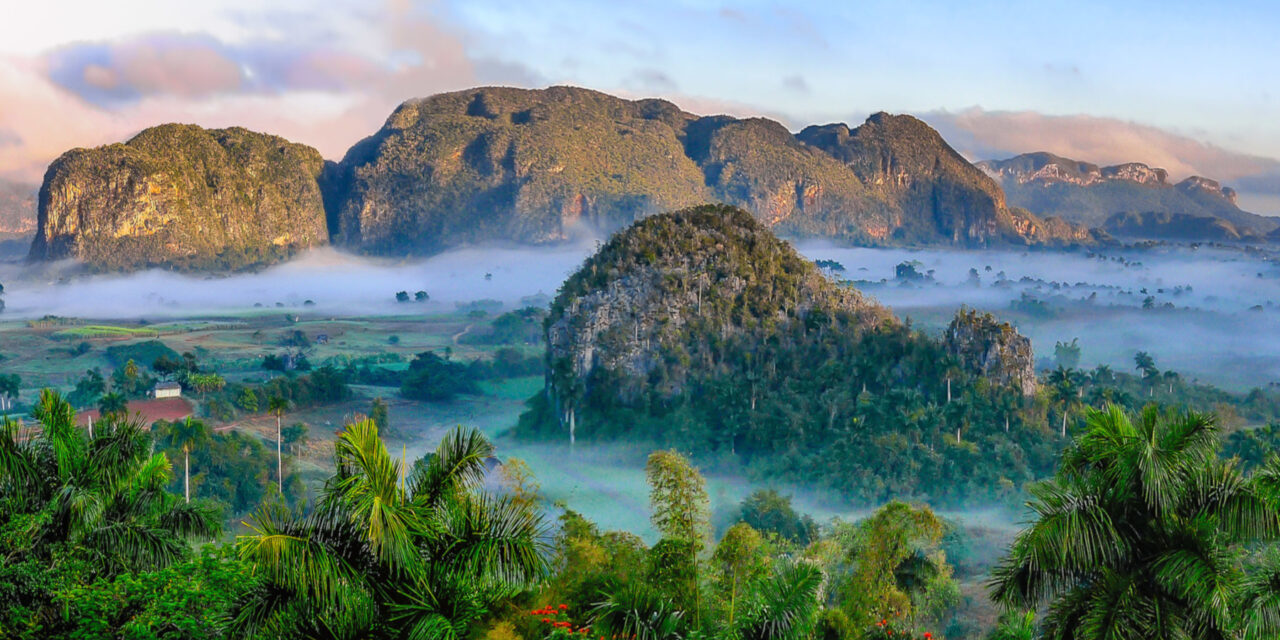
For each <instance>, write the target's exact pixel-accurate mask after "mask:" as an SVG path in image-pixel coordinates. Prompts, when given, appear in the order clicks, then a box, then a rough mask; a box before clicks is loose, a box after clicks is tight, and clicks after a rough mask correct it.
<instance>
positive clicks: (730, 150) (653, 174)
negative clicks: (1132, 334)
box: [31, 87, 1100, 269]
mask: <svg viewBox="0 0 1280 640" xmlns="http://www.w3.org/2000/svg"><path fill="white" fill-rule="evenodd" d="M228 132H235V137H236V139H235V140H231V139H230V138H229V135H230V134H229V133H228ZM317 157H318V156H317V154H315V152H314V150H311V149H309V148H307V147H304V146H302V145H294V144H291V143H288V142H287V141H284V140H281V139H279V138H274V137H271V136H266V135H264V134H255V133H252V132H247V131H245V130H242V129H232V130H225V131H223V130H217V131H205V130H201V129H199V128H197V127H189V126H177V125H166V126H163V127H157V128H154V129H148V130H146V131H144V132H143V133H141V134H139V135H138V136H137V137H135V138H134V139H133V140H131V141H129V142H128V143H125V144H117V145H109V146H106V147H102V148H99V149H92V150H85V149H77V150H73V151H70V152H68V153H67V154H66V155H64V156H63V157H62V158H59V159H58V160H57V161H55V162H54V163H53V164H52V165H51V166H50V168H49V171H48V172H47V174H46V176H45V184H44V188H43V189H42V194H44V195H42V197H41V201H40V229H39V232H38V234H37V237H36V240H35V242H34V243H33V245H32V252H31V255H32V257H33V258H58V257H65V256H70V257H75V258H78V259H80V260H83V261H85V262H86V263H88V264H90V265H91V266H94V267H97V268H104V269H127V268H135V267H145V266H170V267H177V268H209V267H211V266H212V267H217V268H226V269H235V268H240V267H245V266H253V265H256V264H261V263H264V262H268V261H271V260H278V259H282V258H283V257H284V256H286V255H288V253H289V250H290V249H291V248H293V247H303V246H310V245H312V244H316V243H320V242H324V241H325V239H324V238H317V237H315V234H313V233H312V231H313V230H314V229H315V228H316V224H317V221H319V222H320V224H322V225H325V226H327V230H328V236H329V238H328V239H329V240H330V241H332V242H333V243H334V244H337V245H340V246H343V247H347V248H350V249H353V250H356V251H360V252H364V253H369V254H376V255H388V256H404V255H420V254H429V253H433V252H437V251H440V250H444V249H447V248H450V247H454V246H459V245H464V244H475V243H484V242H512V243H531V244H538V243H547V242H557V241H562V240H564V239H566V238H569V237H571V236H573V235H575V234H578V233H608V232H612V231H615V230H617V229H620V228H622V227H624V226H625V225H627V224H629V223H631V222H633V221H635V220H636V219H638V218H642V217H645V216H648V215H651V214H654V213H657V212H661V211H666V210H671V209H677V208H681V207H685V206H690V205H694V204H700V203H704V202H715V201H722V202H727V203H730V204H734V205H737V206H741V207H743V208H745V209H747V210H748V211H750V212H751V213H752V214H753V215H755V216H756V217H757V219H759V220H761V221H763V222H764V223H765V224H766V225H767V226H769V227H770V228H771V229H773V230H774V231H775V232H778V233H781V234H784V235H790V236H802V237H825V238H833V239H837V240H840V241H844V242H849V243H857V244H866V245H948V246H971V247H982V246H1001V245H1016V246H1029V245H1049V246H1059V245H1070V244H1092V243H1095V242H1096V241H1097V240H1098V239H1099V237H1100V236H1099V235H1098V234H1096V233H1094V232H1091V231H1090V230H1088V229H1086V228H1085V227H1083V226H1080V225H1073V224H1068V223H1064V222H1062V221H1060V220H1053V219H1042V218H1039V217H1037V216H1035V215H1032V214H1030V213H1028V212H1027V211H1024V210H1021V209H1017V208H1012V207H1009V206H1007V205H1006V204H1005V201H1004V194H1003V192H1002V191H1001V190H1000V187H999V185H998V184H996V182H995V181H994V180H992V179H991V178H989V177H988V176H986V175H985V174H983V173H982V171H981V170H979V169H978V168H977V167H975V166H974V165H972V164H971V163H969V162H967V161H966V160H965V159H964V158H963V157H962V156H960V155H959V154H958V153H957V152H956V151H955V150H953V149H952V148H951V147H950V146H948V145H947V143H946V142H945V141H944V140H943V139H942V137H941V136H940V135H938V133H937V132H936V131H934V130H933V129H931V128H929V127H928V126H927V125H925V124H924V123H923V122H921V121H919V120H917V119H915V118H912V117H910V116H892V115H888V114H883V113H881V114H876V115H874V116H872V117H871V118H869V119H868V120H867V122H866V123H865V124H863V125H862V126H859V127H856V128H852V129H851V128H849V127H847V126H845V125H827V126H823V127H811V128H809V129H806V130H805V131H803V132H801V134H800V135H793V134H792V133H791V132H789V131H788V130H787V129H786V127H784V126H783V125H782V124H780V123H778V122H774V121H772V120H767V119H762V118H750V119H737V118H730V117H727V116H712V117H703V116H698V115H695V114H691V113H688V112H685V111H682V110H680V109H679V108H677V107H676V106H675V105H674V104H672V103H670V102H666V101H663V100H624V99H622V98H617V97H614V96H611V95H608V94H604V93H600V92H597V91H591V90H587V89H579V88H573V87H552V88H549V89H544V90H523V89H509V88H479V89H472V90H467V91H459V92H455V93H446V94H441V95H436V96H432V97H430V98H425V99H419V100H410V101H408V102H406V103H404V104H402V105H401V106H400V107H399V108H397V109H396V110H395V112H393V113H392V114H391V116H390V117H389V118H388V119H387V121H386V124H385V125H384V126H383V127H382V129H381V130H380V131H378V132H377V133H375V134H374V135H372V136H370V137H369V138H367V139H365V140H363V141H361V142H359V143H358V144H356V145H355V146H354V147H352V148H351V150H350V151H349V152H348V153H347V154H346V157H345V158H344V159H343V160H342V162H340V163H326V164H325V165H324V167H323V168H322V169H317V166H318V165H317V164H316V160H315V158H317ZM281 181H283V182H281ZM317 192H320V193H323V210H322V211H321V210H320V209H319V208H317V207H316V206H315V194H316V193H317Z"/></svg>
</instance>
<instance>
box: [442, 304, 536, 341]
mask: <svg viewBox="0 0 1280 640" xmlns="http://www.w3.org/2000/svg"><path fill="white" fill-rule="evenodd" d="M546 319H547V310H546V309H543V308H540V307H524V308H522V309H517V310H515V311H508V312H507V313H504V314H502V315H500V316H498V317H496V318H494V319H493V322H491V323H489V326H488V327H487V328H484V329H474V330H472V331H468V332H467V333H466V335H464V336H462V339H461V341H462V342H464V343H466V344H486V345H541V344H542V340H543V335H542V331H543V328H542V325H543V323H544V322H545V321H546Z"/></svg>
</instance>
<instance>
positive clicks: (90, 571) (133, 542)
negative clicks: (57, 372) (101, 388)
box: [0, 390, 220, 637]
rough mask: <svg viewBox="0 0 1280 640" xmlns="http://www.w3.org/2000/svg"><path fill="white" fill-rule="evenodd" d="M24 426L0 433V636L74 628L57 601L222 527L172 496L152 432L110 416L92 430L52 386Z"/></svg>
mask: <svg viewBox="0 0 1280 640" xmlns="http://www.w3.org/2000/svg"><path fill="white" fill-rule="evenodd" d="M34 415H35V417H36V418H37V420H39V427H38V429H36V430H33V431H30V432H22V431H20V428H19V426H18V424H17V423H15V422H12V421H7V420H6V421H5V423H4V425H3V433H2V434H0V514H3V522H0V636H6V637H7V636H16V637H27V636H31V637H47V636H53V635H56V634H58V633H61V632H62V631H64V630H65V629H64V627H65V626H66V625H68V624H71V623H72V621H71V620H70V619H69V616H67V615H66V614H65V612H64V611H63V609H64V607H63V606H61V603H60V602H59V600H65V599H66V598H68V597H69V596H68V594H69V593H74V592H75V590H76V589H78V588H80V587H83V586H85V585H90V584H93V583H94V582H95V581H99V580H105V581H111V580H112V579H114V578H116V577H117V576H120V575H124V574H130V573H135V572H140V571H155V570H162V569H164V568H166V567H169V566H171V565H173V564H175V563H177V562H180V561H182V560H184V559H185V558H186V557H188V555H189V553H190V549H189V547H188V540H190V539H192V538H206V539H207V538H211V537H213V536H215V535H217V533H218V532H219V529H220V522H219V519H218V517H217V516H218V510H217V509H216V507H214V506H213V505H210V504H208V503H205V502H203V501H199V500H197V501H192V502H189V503H188V502H184V501H183V500H182V499H181V498H179V497H177V496H175V495H173V494H171V493H169V492H167V491H166V490H165V487H166V486H167V485H168V484H169V482H170V479H171V468H170V463H169V460H168V459H167V458H166V457H165V455H164V454H163V453H155V454H153V453H151V437H150V434H149V431H148V430H147V429H145V428H143V427H142V426H140V425H139V424H137V422H136V421H133V420H130V419H127V418H123V417H108V418H106V419H104V420H102V421H99V422H98V423H97V424H96V425H95V428H94V432H93V436H92V437H90V436H89V435H88V433H87V432H86V431H84V430H82V429H80V428H78V427H77V426H76V424H75V412H74V410H73V409H72V408H71V405H70V404H68V403H67V402H66V401H65V400H63V399H62V397H61V396H59V395H58V394H57V393H56V392H53V391H48V390H46V391H44V392H42V393H41V395H40V400H39V402H38V404H37V406H36V408H35V411H34Z"/></svg>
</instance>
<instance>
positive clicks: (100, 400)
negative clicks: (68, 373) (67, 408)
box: [67, 360, 155, 414]
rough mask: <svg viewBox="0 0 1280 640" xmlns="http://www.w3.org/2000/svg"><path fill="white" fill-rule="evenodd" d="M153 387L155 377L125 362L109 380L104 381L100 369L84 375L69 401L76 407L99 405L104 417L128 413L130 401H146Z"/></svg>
mask: <svg viewBox="0 0 1280 640" xmlns="http://www.w3.org/2000/svg"><path fill="white" fill-rule="evenodd" d="M153 386H155V378H154V377H153V376H151V375H149V374H147V372H146V371H144V370H142V369H141V368H140V367H139V366H138V365H137V363H135V362H134V361H133V360H126V361H125V362H124V364H122V365H121V366H119V367H117V368H116V369H115V371H113V372H112V373H111V374H110V376H105V377H104V376H103V375H102V371H101V370H99V369H97V368H94V369H89V370H88V371H85V374H84V376H83V377H82V378H80V379H79V380H78V381H76V386H75V389H74V390H72V391H71V393H70V394H68V395H67V400H68V401H69V402H70V403H71V404H72V405H74V406H76V407H88V406H94V405H97V408H98V410H99V411H100V412H101V413H103V414H108V413H119V412H123V411H124V410H125V407H126V405H127V403H128V401H129V400H135V399H138V398H144V397H146V395H147V393H148V392H150V391H151V388H152V387H153Z"/></svg>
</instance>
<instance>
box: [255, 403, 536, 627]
mask: <svg viewBox="0 0 1280 640" xmlns="http://www.w3.org/2000/svg"><path fill="white" fill-rule="evenodd" d="M334 449H335V453H334V457H335V463H336V464H335V466H336V471H335V474H334V476H333V477H332V478H330V479H329V481H328V482H327V483H326V484H325V487H324V489H323V491H322V494H321V497H320V499H319V501H318V504H317V507H316V509H315V511H313V512H312V513H311V514H309V515H306V516H303V515H300V514H294V513H291V512H289V511H288V510H287V509H286V508H284V507H282V506H280V505H273V506H268V507H265V508H263V509H261V510H260V511H259V512H258V513H256V514H255V515H254V516H253V518H252V522H251V525H250V526H251V527H252V529H253V530H254V534H252V535H248V536H244V537H242V538H241V539H240V540H239V542H238V549H239V554H240V557H241V558H242V559H244V560H246V561H249V562H253V563H255V564H256V565H257V566H258V569H259V572H260V574H261V575H262V577H263V582H262V584H261V585H260V586H258V587H256V588H255V589H254V590H253V591H251V593H250V594H249V596H248V597H247V598H246V599H245V601H244V602H243V603H242V606H241V608H240V610H239V612H238V614H237V617H236V626H237V627H238V629H239V630H240V631H241V632H242V633H243V634H244V635H246V636H257V635H259V634H261V635H263V636H266V637H328V638H365V637H371V636H375V637H409V638H446V639H447V638H462V637H466V636H467V633H468V630H469V628H470V627H471V626H472V625H473V624H474V623H476V622H477V621H478V620H479V619H480V618H481V617H482V616H483V615H484V614H485V613H486V612H487V611H489V610H490V609H491V608H492V607H493V606H494V605H495V604H496V603H497V602H499V601H500V600H502V599H504V598H507V597H510V596H512V595H514V594H515V593H517V592H518V591H520V590H521V589H523V588H526V587H527V586H528V585H530V584H531V582H532V581H533V580H534V579H535V578H536V577H538V576H540V575H541V574H542V573H543V571H544V569H545V567H546V565H545V559H544V557H545V552H546V551H547V549H546V542H545V525H544V524H543V521H542V516H541V515H540V514H538V513H537V512H536V511H535V510H534V509H532V508H530V507H529V505H527V504H524V503H521V502H518V501H515V500H512V499H510V498H509V497H506V496H493V495H489V494H487V493H484V492H482V491H481V490H480V485H481V483H482V481H483V478H484V474H485V465H484V461H485V459H486V458H488V457H489V456H490V455H492V453H493V447H492V445H490V444H489V442H488V441H487V440H485V438H484V436H483V435H481V434H480V433H479V432H478V431H475V430H464V429H462V428H458V429H455V430H454V431H452V432H450V433H449V434H448V435H446V436H445V438H444V439H443V440H442V441H441V443H440V445H439V447H438V448H437V449H436V452H435V454H434V455H432V456H430V458H429V459H427V460H426V461H425V463H424V464H418V465H415V466H414V468H413V470H412V471H411V472H410V473H409V474H408V477H407V478H406V479H404V482H403V483H402V474H403V473H404V472H405V469H404V465H403V463H402V462H401V461H400V460H398V459H396V458H395V457H393V456H391V455H390V454H388V452H387V449H386V447H385V446H384V445H383V442H382V440H381V439H380V438H379V437H378V429H377V426H376V425H374V423H373V421H371V420H364V421H361V422H357V423H355V424H351V425H348V426H347V427H346V429H345V430H344V431H343V432H342V433H341V434H340V435H339V437H338V441H337V442H336V443H335V446H334Z"/></svg>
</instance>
